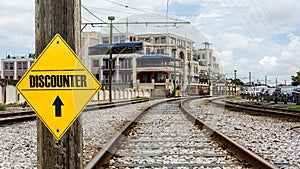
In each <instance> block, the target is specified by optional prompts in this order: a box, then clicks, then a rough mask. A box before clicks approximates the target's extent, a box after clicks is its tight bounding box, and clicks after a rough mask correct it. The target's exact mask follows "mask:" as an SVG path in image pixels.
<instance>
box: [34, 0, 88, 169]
mask: <svg viewBox="0 0 300 169" xmlns="http://www.w3.org/2000/svg"><path fill="white" fill-rule="evenodd" d="M80 5H81V0H35V52H36V56H39V55H40V53H41V52H42V51H43V50H44V48H45V47H46V45H47V44H48V43H49V42H50V40H51V39H52V38H53V37H54V35H55V34H57V33H58V34H60V35H61V36H62V37H63V38H64V40H65V41H66V42H67V43H68V45H69V46H70V47H71V48H72V49H73V51H74V52H75V53H77V54H78V53H79V51H80V50H79V48H80V18H81V16H80ZM61 57H62V59H63V57H64V56H61ZM57 62H60V60H57ZM49 102H50V101H49ZM82 142H83V141H82V126H81V122H80V120H79V118H78V119H77V120H76V121H75V122H74V123H73V125H72V126H71V127H70V128H69V130H68V131H67V132H66V133H65V135H64V136H63V137H62V138H61V140H59V141H56V139H55V138H54V137H53V135H52V134H51V133H50V132H49V131H48V129H47V127H45V126H44V124H43V123H42V122H41V121H40V119H37V149H38V150H37V153H38V168H39V169H46V168H47V169H48V168H49V169H50V168H53V169H54V168H60V169H81V168H83V162H82Z"/></svg>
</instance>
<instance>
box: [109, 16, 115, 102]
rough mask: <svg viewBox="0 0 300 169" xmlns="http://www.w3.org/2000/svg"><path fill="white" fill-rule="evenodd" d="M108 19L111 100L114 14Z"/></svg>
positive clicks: (110, 98)
mask: <svg viewBox="0 0 300 169" xmlns="http://www.w3.org/2000/svg"><path fill="white" fill-rule="evenodd" d="M108 20H110V31H109V33H110V36H109V37H110V40H109V102H111V100H112V92H111V86H112V85H111V84H112V21H113V20H115V17H114V16H109V17H108Z"/></svg>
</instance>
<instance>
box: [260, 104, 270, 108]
mask: <svg viewBox="0 0 300 169" xmlns="http://www.w3.org/2000/svg"><path fill="white" fill-rule="evenodd" d="M260 106H261V107H269V104H266V103H262V104H260Z"/></svg>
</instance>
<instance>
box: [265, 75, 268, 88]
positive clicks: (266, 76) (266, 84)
mask: <svg viewBox="0 0 300 169" xmlns="http://www.w3.org/2000/svg"><path fill="white" fill-rule="evenodd" d="M267 81H268V79H267V76H265V85H266V86H267Z"/></svg>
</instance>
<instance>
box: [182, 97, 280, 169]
mask: <svg viewBox="0 0 300 169" xmlns="http://www.w3.org/2000/svg"><path fill="white" fill-rule="evenodd" d="M187 101H189V100H184V101H183V102H181V110H182V111H183V112H184V113H186V115H187V116H188V117H189V118H191V119H192V120H195V122H196V123H197V124H198V125H199V126H200V127H202V128H205V129H206V130H209V131H210V132H211V133H212V135H211V137H213V138H214V139H215V140H216V141H217V142H218V143H219V144H221V145H223V146H225V147H226V148H227V149H228V150H229V151H230V152H233V153H234V155H235V156H236V157H237V158H238V159H239V160H240V161H246V162H248V163H249V164H250V165H252V166H253V167H254V168H263V169H277V167H276V166H274V165H273V164H271V163H269V162H268V161H266V160H265V159H263V158H262V157H260V156H258V155H257V154H255V153H253V152H252V151H250V150H248V149H246V148H245V147H243V146H241V145H239V144H238V143H237V142H235V141H233V140H232V139H230V138H229V137H227V136H225V135H224V134H222V133H221V132H219V131H218V130H216V129H214V128H213V127H211V126H209V125H207V124H206V123H204V122H203V121H202V120H200V119H199V118H198V117H196V116H194V115H193V114H191V113H190V112H189V111H188V110H187V109H186V108H184V106H183V104H184V103H185V102H187Z"/></svg>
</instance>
